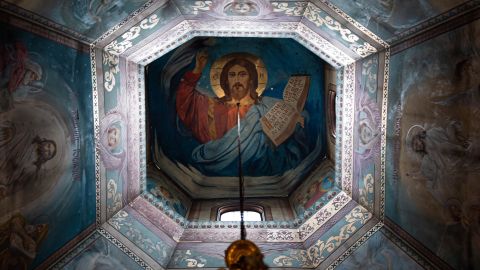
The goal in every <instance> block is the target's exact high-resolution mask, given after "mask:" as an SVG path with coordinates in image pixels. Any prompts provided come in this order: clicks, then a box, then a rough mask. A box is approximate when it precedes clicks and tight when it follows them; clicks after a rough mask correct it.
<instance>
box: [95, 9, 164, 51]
mask: <svg viewBox="0 0 480 270" xmlns="http://www.w3.org/2000/svg"><path fill="white" fill-rule="evenodd" d="M159 21H160V20H159V18H158V16H157V14H153V15H151V16H150V17H148V18H146V19H144V20H142V21H141V22H140V24H138V25H137V26H134V27H132V28H130V30H128V32H126V33H124V34H123V35H122V37H121V38H122V39H123V40H122V41H119V40H117V39H116V40H114V41H112V42H110V44H108V45H107V46H105V51H106V52H108V53H110V54H116V55H119V54H121V53H123V52H125V51H126V50H127V49H128V48H130V47H132V46H133V40H135V39H136V38H138V37H139V36H140V32H141V31H142V30H145V29H152V28H153V27H155V26H156V25H157V24H158V22H159Z"/></svg>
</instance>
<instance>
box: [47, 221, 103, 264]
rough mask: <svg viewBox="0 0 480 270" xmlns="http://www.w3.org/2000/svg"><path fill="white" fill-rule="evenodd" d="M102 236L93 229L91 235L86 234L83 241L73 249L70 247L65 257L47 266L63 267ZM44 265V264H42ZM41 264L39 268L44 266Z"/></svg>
mask: <svg viewBox="0 0 480 270" xmlns="http://www.w3.org/2000/svg"><path fill="white" fill-rule="evenodd" d="M100 237H101V236H100V234H99V233H98V232H97V231H96V230H95V231H92V232H91V233H90V234H89V235H87V236H85V238H84V239H83V241H81V242H80V243H78V244H77V245H75V246H74V247H73V248H72V249H70V252H69V253H67V254H65V255H64V256H63V257H61V258H60V259H58V260H57V261H56V262H54V263H53V265H51V266H50V267H48V266H47V267H45V268H48V269H54V270H56V269H63V268H64V267H65V265H66V264H67V263H69V262H70V261H71V260H72V259H73V258H75V257H77V256H78V255H79V254H80V253H81V252H82V251H83V250H85V248H86V247H87V246H89V245H90V244H92V243H93V242H95V241H96V240H97V239H99V238H100ZM42 265H43V264H42ZM42 265H41V266H39V267H38V268H40V269H42V268H44V267H42Z"/></svg>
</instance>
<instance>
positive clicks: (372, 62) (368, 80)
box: [362, 57, 378, 94]
mask: <svg viewBox="0 0 480 270" xmlns="http://www.w3.org/2000/svg"><path fill="white" fill-rule="evenodd" d="M377 70H378V58H377V57H371V58H370V59H368V60H366V61H364V62H363V63H362V76H363V77H364V78H365V80H364V84H365V85H364V89H365V90H367V91H368V92H369V93H370V94H375V93H376V92H377V72H376V71H377Z"/></svg>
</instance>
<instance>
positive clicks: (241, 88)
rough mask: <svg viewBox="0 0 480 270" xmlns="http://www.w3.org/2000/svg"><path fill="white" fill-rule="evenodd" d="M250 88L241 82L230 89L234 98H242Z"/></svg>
mask: <svg viewBox="0 0 480 270" xmlns="http://www.w3.org/2000/svg"><path fill="white" fill-rule="evenodd" d="M248 92H249V91H248V88H247V87H246V86H245V85H243V84H241V83H236V84H234V85H233V86H232V89H231V90H230V93H231V95H232V98H234V99H236V100H241V99H242V98H244V97H245V96H246V95H247V94H248Z"/></svg>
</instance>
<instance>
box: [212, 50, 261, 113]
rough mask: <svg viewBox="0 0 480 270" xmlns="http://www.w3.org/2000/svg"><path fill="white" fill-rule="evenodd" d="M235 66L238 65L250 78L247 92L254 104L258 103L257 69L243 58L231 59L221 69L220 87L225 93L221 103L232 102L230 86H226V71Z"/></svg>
mask: <svg viewBox="0 0 480 270" xmlns="http://www.w3.org/2000/svg"><path fill="white" fill-rule="evenodd" d="M235 65H239V66H241V67H244V68H245V69H246V70H247V72H248V76H249V77H250V80H249V82H248V83H249V85H248V86H249V87H250V89H249V92H250V97H251V98H252V99H253V100H254V101H255V104H257V103H258V101H259V100H260V97H259V96H258V94H257V91H256V90H257V87H258V73H257V68H255V65H254V64H253V63H252V62H250V61H248V60H247V59H244V58H233V59H232V60H230V61H228V62H227V63H226V64H225V66H224V67H223V69H222V73H220V86H221V87H222V89H223V91H224V92H225V96H224V97H222V98H220V99H219V100H220V101H221V102H228V101H230V100H232V96H231V93H230V86H229V85H228V71H229V70H230V69H231V68H232V67H233V66H235Z"/></svg>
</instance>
